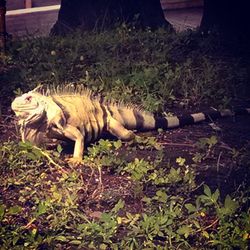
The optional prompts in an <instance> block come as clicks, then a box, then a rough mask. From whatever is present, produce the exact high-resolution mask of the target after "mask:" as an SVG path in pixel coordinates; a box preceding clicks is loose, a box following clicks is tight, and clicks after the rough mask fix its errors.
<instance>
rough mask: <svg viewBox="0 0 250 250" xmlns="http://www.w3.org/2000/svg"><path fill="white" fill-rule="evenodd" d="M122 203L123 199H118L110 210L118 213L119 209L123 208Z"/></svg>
mask: <svg viewBox="0 0 250 250" xmlns="http://www.w3.org/2000/svg"><path fill="white" fill-rule="evenodd" d="M124 204H125V203H124V201H123V200H121V199H120V200H119V201H118V202H117V203H116V204H115V206H114V208H113V209H112V212H114V213H118V212H119V210H120V209H122V208H124Z"/></svg>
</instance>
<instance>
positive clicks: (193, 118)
mask: <svg viewBox="0 0 250 250" xmlns="http://www.w3.org/2000/svg"><path fill="white" fill-rule="evenodd" d="M248 114H250V108H246V109H237V110H235V111H234V112H232V111H230V110H223V111H208V112H200V113H194V114H189V115H182V116H172V117H155V128H156V129H158V128H162V129H165V130H166V129H170V128H178V127H183V126H185V125H191V124H195V123H199V122H202V121H212V120H214V119H218V118H223V117H230V116H238V115H248Z"/></svg>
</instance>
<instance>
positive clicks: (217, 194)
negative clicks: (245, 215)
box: [212, 189, 220, 202]
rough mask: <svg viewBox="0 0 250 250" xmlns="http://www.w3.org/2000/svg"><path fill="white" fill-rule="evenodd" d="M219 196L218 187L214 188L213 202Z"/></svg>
mask: <svg viewBox="0 0 250 250" xmlns="http://www.w3.org/2000/svg"><path fill="white" fill-rule="evenodd" d="M219 196H220V191H219V189H216V191H215V192H214V193H213V194H212V200H213V202H217V200H218V198H219Z"/></svg>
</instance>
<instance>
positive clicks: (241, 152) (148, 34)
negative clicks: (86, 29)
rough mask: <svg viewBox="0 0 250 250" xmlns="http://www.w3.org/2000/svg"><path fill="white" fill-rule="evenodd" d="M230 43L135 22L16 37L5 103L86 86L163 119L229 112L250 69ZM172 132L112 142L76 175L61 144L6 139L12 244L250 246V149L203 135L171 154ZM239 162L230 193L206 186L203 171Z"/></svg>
mask: <svg viewBox="0 0 250 250" xmlns="http://www.w3.org/2000/svg"><path fill="white" fill-rule="evenodd" d="M226 44H227V43H225V42H224V41H219V40H218V37H217V36H216V33H211V34H210V35H209V36H204V35H202V34H200V33H198V32H186V33H181V34H173V33H168V32H166V31H164V30H158V31H155V32H152V31H150V30H146V31H137V30H134V29H133V28H131V27H128V26H125V25H123V26H119V27H117V28H116V29H114V30H111V31H105V32H102V33H98V34H96V33H84V34H80V33H75V34H74V35H72V36H69V37H66V38H59V37H53V38H28V39H27V40H25V41H13V42H12V44H9V48H8V52H7V55H5V56H4V57H3V58H2V59H3V60H2V61H1V72H2V74H1V76H0V80H1V81H3V82H4V84H2V85H1V91H0V102H1V105H2V107H4V109H5V107H8V105H9V104H10V100H11V98H12V97H13V96H14V93H13V92H15V93H21V92H23V91H24V92H25V91H27V90H30V89H32V88H33V87H36V86H37V85H38V84H40V83H42V84H55V85H57V84H64V83H69V82H74V83H81V84H84V85H85V86H87V87H88V88H90V89H92V90H93V91H95V92H96V93H102V94H103V95H104V96H105V98H107V99H111V98H114V99H119V100H123V101H125V102H131V101H132V102H133V103H136V104H138V105H140V106H142V107H143V108H145V109H147V110H150V111H153V112H156V113H162V112H170V111H171V112H172V109H176V108H178V110H179V111H183V109H185V108H186V109H192V110H194V109H198V108H199V107H200V106H202V107H204V106H205V107H206V106H208V105H209V106H212V105H213V106H216V107H228V106H231V105H234V103H235V101H237V100H243V99H244V98H245V97H247V93H248V89H249V86H248V82H249V73H248V72H250V71H249V58H248V55H247V53H244V54H242V52H241V49H240V48H231V47H229V48H230V50H225V45H226ZM222 48H223V49H222ZM232 49H233V50H232ZM0 128H1V127H0ZM165 133H166V132H163V131H157V132H155V137H149V136H144V137H136V139H135V140H134V141H132V142H128V143H122V142H121V141H108V140H100V141H99V142H97V143H96V144H95V145H91V146H90V147H88V152H86V154H85V157H84V166H79V167H75V168H73V167H71V166H70V165H68V164H67V163H66V161H65V154H64V151H63V149H62V148H61V146H58V147H57V149H56V150H53V151H46V150H45V149H40V148H37V147H33V146H32V145H30V144H29V143H16V141H14V142H12V141H11V140H8V141H1V142H0V192H1V196H0V226H1V227H0V246H1V249H190V248H192V249H247V247H248V241H249V228H250V225H249V221H250V220H249V187H248V185H247V180H248V178H249V163H250V161H249V159H250V157H249V145H247V143H246V144H244V145H242V146H241V147H240V148H230V147H225V145H224V144H223V141H222V139H221V137H220V135H218V133H217V134H216V133H213V136H207V134H206V133H205V132H203V134H204V135H206V136H204V138H200V139H196V138H195V136H194V135H193V137H192V138H189V140H191V142H189V144H188V145H185V146H188V147H189V148H190V150H188V153H187V151H185V150H183V151H178V149H177V146H176V147H174V146H173V148H171V147H167V146H166V145H167V142H166V138H165V137H166V136H169V134H165ZM182 133H183V134H182V138H183V140H184V138H186V137H187V135H185V134H184V132H182ZM186 144H187V143H186ZM183 145H184V144H183ZM171 150H172V151H174V152H175V153H176V152H177V154H178V156H177V154H173V155H171ZM221 155H223V156H224V155H226V157H224V158H225V159H224V158H223V157H221ZM229 163H230V164H231V165H230V166H231V167H232V168H234V171H235V173H237V174H238V173H242V172H244V173H246V176H245V177H244V178H242V179H240V182H239V183H238V182H237V183H236V184H235V185H234V187H233V190H230V193H228V192H227V190H226V191H225V190H219V189H218V188H216V187H209V186H208V185H206V183H204V182H202V181H199V180H200V176H199V169H201V168H204V166H207V165H209V166H210V168H212V169H217V170H218V168H219V166H220V165H223V164H224V168H225V170H224V171H227V166H226V164H229ZM207 174H208V173H207Z"/></svg>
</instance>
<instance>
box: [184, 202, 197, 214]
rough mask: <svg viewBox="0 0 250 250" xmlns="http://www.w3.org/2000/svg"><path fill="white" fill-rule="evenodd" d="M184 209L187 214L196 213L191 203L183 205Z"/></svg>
mask: <svg viewBox="0 0 250 250" xmlns="http://www.w3.org/2000/svg"><path fill="white" fill-rule="evenodd" d="M185 208H186V209H187V210H188V213H193V212H196V211H197V209H196V207H195V206H194V205H193V204H191V203H187V204H185Z"/></svg>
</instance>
